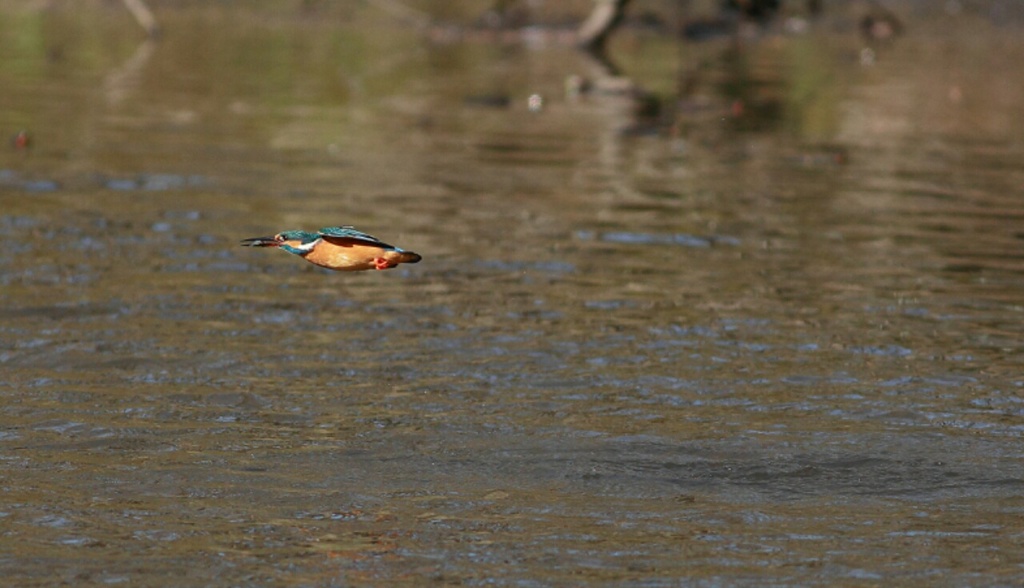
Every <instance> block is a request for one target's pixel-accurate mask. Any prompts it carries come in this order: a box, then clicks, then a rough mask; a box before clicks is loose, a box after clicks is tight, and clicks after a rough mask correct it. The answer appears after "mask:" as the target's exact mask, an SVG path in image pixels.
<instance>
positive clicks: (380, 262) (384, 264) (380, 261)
mask: <svg viewBox="0 0 1024 588" xmlns="http://www.w3.org/2000/svg"><path fill="white" fill-rule="evenodd" d="M373 267H375V268H377V269H379V270H386V269H388V268H392V267H395V264H393V263H391V262H390V261H388V260H386V259H384V258H383V257H378V258H376V259H374V260H373Z"/></svg>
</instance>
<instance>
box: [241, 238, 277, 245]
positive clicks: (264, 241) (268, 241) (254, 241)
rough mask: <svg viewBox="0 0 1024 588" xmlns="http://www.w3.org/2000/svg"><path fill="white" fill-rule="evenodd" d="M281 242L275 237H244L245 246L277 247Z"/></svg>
mask: <svg viewBox="0 0 1024 588" xmlns="http://www.w3.org/2000/svg"><path fill="white" fill-rule="evenodd" d="M280 244H281V243H280V242H279V241H278V240H277V239H276V238H274V237H253V238H251V239H242V246H243V247H277V246H278V245H280Z"/></svg>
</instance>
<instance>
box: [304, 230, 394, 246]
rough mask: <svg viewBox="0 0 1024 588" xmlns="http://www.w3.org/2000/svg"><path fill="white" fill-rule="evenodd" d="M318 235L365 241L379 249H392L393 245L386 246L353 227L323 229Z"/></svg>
mask: <svg viewBox="0 0 1024 588" xmlns="http://www.w3.org/2000/svg"><path fill="white" fill-rule="evenodd" d="M318 232H319V233H320V235H322V236H324V237H334V238H337V239H356V240H358V241H366V242H367V243H373V244H374V245H377V246H379V247H384V248H387V249H394V248H395V247H394V245H388V244H387V243H385V242H384V241H381V240H380V239H378V238H377V237H374V236H373V235H367V234H366V233H364V232H362V231H357V230H356V229H355V227H349V226H345V227H325V228H323V229H320V230H319V231H318Z"/></svg>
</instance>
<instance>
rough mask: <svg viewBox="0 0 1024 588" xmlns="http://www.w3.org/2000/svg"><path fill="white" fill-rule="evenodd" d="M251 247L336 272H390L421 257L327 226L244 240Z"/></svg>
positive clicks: (351, 230) (361, 234) (347, 228)
mask: <svg viewBox="0 0 1024 588" xmlns="http://www.w3.org/2000/svg"><path fill="white" fill-rule="evenodd" d="M242 245H246V246H250V247H279V248H281V249H284V250H285V251H287V252H288V253H293V254H295V255H299V256H301V257H302V258H303V259H305V260H306V261H309V262H310V263H314V264H316V265H319V266H322V267H326V268H329V269H335V270H348V271H352V270H363V269H388V268H392V267H395V266H396V265H398V264H400V263H416V262H418V261H419V260H420V256H419V255H418V254H416V253H413V252H412V251H406V250H404V249H401V248H399V247H395V246H394V245H390V244H388V243H385V242H383V241H381V240H380V239H378V238H376V237H374V236H373V235H369V234H367V233H364V232H362V231H358V230H356V229H355V228H354V227H350V226H341V227H325V228H323V229H320V230H319V231H316V232H311V231H283V232H280V233H278V234H276V235H274V236H273V237H255V238H252V239H244V240H243V241H242Z"/></svg>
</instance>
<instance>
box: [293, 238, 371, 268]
mask: <svg viewBox="0 0 1024 588" xmlns="http://www.w3.org/2000/svg"><path fill="white" fill-rule="evenodd" d="M389 252H390V251H389V250H387V249H384V248H382V247H377V246H374V245H368V244H366V243H365V242H362V241H357V240H355V239H331V240H330V241H328V240H326V239H324V240H322V241H320V243H318V244H317V246H316V247H314V248H313V250H312V251H310V252H309V253H307V254H306V256H305V257H306V261H308V262H310V263H315V264H316V265H319V266H321V267H326V268H328V269H332V270H340V271H359V270H369V269H374V267H375V264H374V260H376V259H377V258H379V257H387V254H388V253H389Z"/></svg>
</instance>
